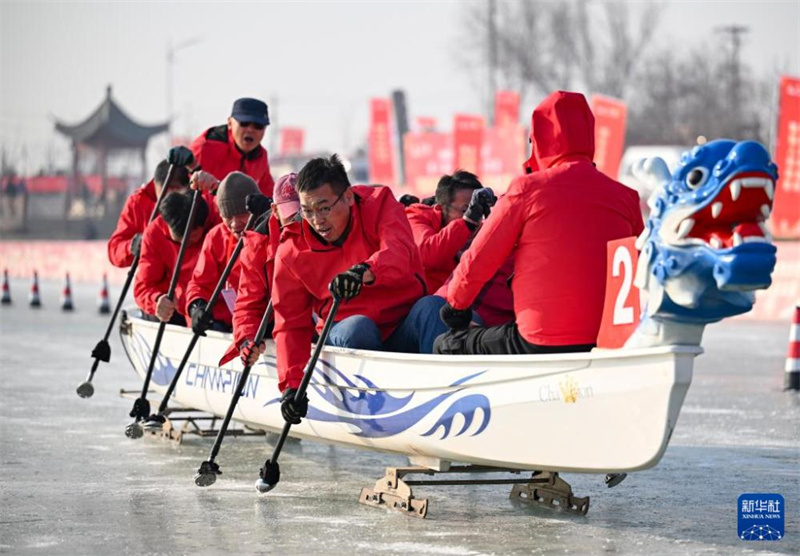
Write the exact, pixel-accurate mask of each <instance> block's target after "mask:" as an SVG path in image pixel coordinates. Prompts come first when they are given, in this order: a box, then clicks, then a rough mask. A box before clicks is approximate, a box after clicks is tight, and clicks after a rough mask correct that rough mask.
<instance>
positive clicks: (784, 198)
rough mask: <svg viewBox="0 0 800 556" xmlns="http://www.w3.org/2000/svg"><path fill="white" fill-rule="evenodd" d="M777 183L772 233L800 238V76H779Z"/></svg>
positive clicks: (782, 236) (771, 223)
mask: <svg viewBox="0 0 800 556" xmlns="http://www.w3.org/2000/svg"><path fill="white" fill-rule="evenodd" d="M775 163H776V164H777V165H778V176H779V177H778V183H776V184H775V200H774V202H773V205H772V216H771V217H770V226H771V230H772V234H773V235H774V236H775V237H777V238H782V239H800V78H797V77H789V76H786V75H784V76H783V77H781V97H780V103H779V107H778V135H777V137H776V143H775Z"/></svg>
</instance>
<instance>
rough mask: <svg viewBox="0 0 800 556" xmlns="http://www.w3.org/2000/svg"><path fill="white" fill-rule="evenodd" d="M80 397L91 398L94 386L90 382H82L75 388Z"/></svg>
mask: <svg viewBox="0 0 800 556" xmlns="http://www.w3.org/2000/svg"><path fill="white" fill-rule="evenodd" d="M75 391H76V392H77V393H78V395H79V396H80V397H81V398H91V397H92V396H94V386H92V383H91V382H82V383H81V384H80V385H79V386H78V388H77V389H76V390H75Z"/></svg>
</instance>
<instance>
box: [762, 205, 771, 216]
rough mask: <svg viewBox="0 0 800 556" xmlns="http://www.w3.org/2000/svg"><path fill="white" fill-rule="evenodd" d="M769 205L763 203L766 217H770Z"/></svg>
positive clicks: (763, 211) (763, 212)
mask: <svg viewBox="0 0 800 556" xmlns="http://www.w3.org/2000/svg"><path fill="white" fill-rule="evenodd" d="M769 213H770V210H769V205H761V214H763V215H764V218H769Z"/></svg>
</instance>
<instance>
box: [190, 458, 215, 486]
mask: <svg viewBox="0 0 800 556" xmlns="http://www.w3.org/2000/svg"><path fill="white" fill-rule="evenodd" d="M217 475H222V471H220V470H219V465H217V464H216V462H213V461H204V462H203V463H201V464H200V468H199V469H198V470H197V473H196V474H195V476H194V484H196V485H197V486H199V487H207V486H211V485H213V484H214V483H215V482H217Z"/></svg>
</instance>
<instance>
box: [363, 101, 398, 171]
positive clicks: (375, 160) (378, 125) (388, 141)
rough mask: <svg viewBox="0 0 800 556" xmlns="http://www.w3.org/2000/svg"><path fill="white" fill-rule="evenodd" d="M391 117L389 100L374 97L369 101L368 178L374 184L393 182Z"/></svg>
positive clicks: (390, 102)
mask: <svg viewBox="0 0 800 556" xmlns="http://www.w3.org/2000/svg"><path fill="white" fill-rule="evenodd" d="M391 118H392V101H391V100H389V99H388V98H374V99H372V100H371V101H370V117H369V179H370V182H372V183H374V184H381V185H393V184H394V180H395V177H394V158H393V149H392V127H391Z"/></svg>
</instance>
